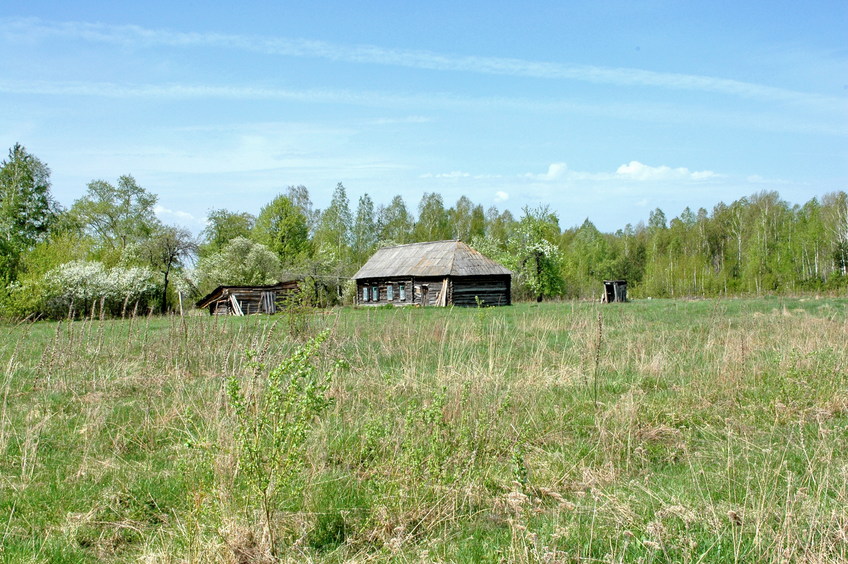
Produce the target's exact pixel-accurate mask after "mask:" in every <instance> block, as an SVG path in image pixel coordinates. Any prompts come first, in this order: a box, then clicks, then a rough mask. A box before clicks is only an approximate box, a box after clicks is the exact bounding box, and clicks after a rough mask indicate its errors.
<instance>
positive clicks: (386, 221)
mask: <svg viewBox="0 0 848 564" xmlns="http://www.w3.org/2000/svg"><path fill="white" fill-rule="evenodd" d="M413 226H414V222H413V220H412V216H411V215H410V214H409V210H408V209H407V207H406V202H404V201H403V197H402V196H400V195H397V196H395V197H394V198H392V201H391V202H390V203H389V205H388V206H386V207H381V208H380V209H379V211H378V212H377V231H378V232H379V240H380V243H382V244H398V245H400V244H403V243H409V242H410V241H411V240H412V228H413Z"/></svg>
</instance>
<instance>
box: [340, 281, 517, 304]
mask: <svg viewBox="0 0 848 564" xmlns="http://www.w3.org/2000/svg"><path fill="white" fill-rule="evenodd" d="M446 279H447V283H445V280H446ZM401 284H403V285H404V294H405V296H404V299H401V298H400V285H401ZM389 286H391V287H392V291H391V293H392V299H391V300H389V299H388V296H389V289H388V287H389ZM374 288H376V289H377V290H376V291H377V293H376V294H375V293H374ZM510 290H511V288H510V277H509V276H463V277H426V278H425V277H405V278H381V279H365V280H359V281H357V285H356V304H357V305H372V306H377V305H385V304H391V305H396V306H400V305H411V304H415V305H420V306H437V305H456V306H464V307H477V305H478V301H477V298H479V299H480V305H483V306H502V305H510V303H511V300H510ZM443 291H446V292H447V293H446V295H445V297H444V298H442V296H441V294H442V292H443ZM425 300H426V301H425Z"/></svg>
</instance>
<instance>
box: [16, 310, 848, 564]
mask: <svg viewBox="0 0 848 564" xmlns="http://www.w3.org/2000/svg"><path fill="white" fill-rule="evenodd" d="M601 307H602V306H598V305H595V304H570V303H569V304H543V305H541V306H535V305H529V304H528V305H519V306H515V307H511V308H502V309H486V310H458V309H453V310H437V309H424V310H420V309H404V310H382V309H363V310H350V309H347V310H341V311H337V312H332V313H316V314H314V315H310V316H309V317H308V321H309V328H308V329H307V330H306V331H305V334H309V333H311V332H314V331H318V330H321V329H323V328H326V327H331V328H332V334H331V337H330V339H329V341H328V342H327V343H326V345H325V347H324V349H323V356H322V358H321V359H320V360H319V361H318V363H319V369H320V370H323V371H325V372H326V373H327V374H329V375H331V378H332V384H331V387H330V389H329V391H328V394H329V396H330V397H332V398H333V400H334V404H333V406H332V407H331V408H330V410H329V411H328V412H326V413H325V414H324V415H323V416H322V417H321V418H320V419H319V420H316V421H315V422H314V425H313V429H314V430H313V431H312V432H311V433H310V435H309V439H308V440H309V449H308V452H309V455H308V460H307V466H306V467H305V469H304V471H303V472H302V473H301V475H300V477H299V480H300V483H299V484H298V488H297V491H299V492H301V493H300V494H299V495H293V496H290V497H289V498H285V499H283V500H282V501H281V502H280V503H279V506H278V507H277V511H276V513H275V514H274V516H273V527H274V529H273V535H272V536H271V538H275V539H278V540H277V542H278V545H279V546H277V547H276V549H277V550H276V552H278V553H281V554H283V558H284V559H286V558H288V559H290V560H292V561H301V560H304V559H306V560H314V561H389V560H396V561H419V560H422V561H487V560H488V561H518V562H560V561H575V562H576V561H584V560H590V561H591V560H604V561H636V560H641V561H675V562H678V561H679V562H728V561H742V562H746V561H806V562H838V561H844V560H845V559H846V558H848V545H846V536H847V535H848V512H846V509H845V507H846V506H848V491H847V490H846V482H848V480H846V478H848V435H846V433H845V429H846V422H848V392H846V390H848V385H846V384H848V382H846V361H848V353H846V348H845V346H844V342H845V337H846V334H848V325H846V302H845V301H844V300H834V299H830V300H812V299H811V300H804V299H794V300H783V301H778V300H759V301H754V300H750V301H745V300H738V301H723V302H721V301H717V302H709V301H700V302H674V301H660V300H656V301H653V302H637V303H632V304H624V305H610V306H603V309H602V310H601ZM601 312H602V315H603V320H602V326H600V330H601V331H602V333H599V321H598V320H599V313H601ZM296 326H299V325H298V324H289V323H287V322H285V320H284V319H282V318H280V317H277V318H268V317H258V316H254V317H248V318H241V319H234V318H229V319H228V318H211V317H206V316H190V317H186V318H179V317H172V318H157V317H150V316H140V317H133V318H130V319H127V320H106V319H102V318H99V317H97V316H89V317H87V318H86V319H85V320H81V321H67V320H66V321H62V322H58V323H36V324H22V325H19V326H6V327H2V328H0V331H2V332H3V333H4V334H5V336H6V338H5V339H4V341H3V344H2V345H0V360H2V366H4V367H5V368H4V372H3V378H2V380H0V386H2V387H0V397H2V404H0V466H1V467H2V472H0V475H2V476H3V478H2V480H1V481H0V504H2V506H3V510H4V513H5V514H6V515H8V518H7V519H6V520H5V521H6V522H5V524H4V523H0V534H2V539H3V545H2V546H3V547H4V548H3V552H2V553H0V556H2V557H3V558H4V559H6V560H8V561H15V559H18V558H20V559H30V560H34V561H38V560H39V559H41V560H42V561H62V560H65V561H97V560H98V559H100V560H109V561H135V560H139V559H142V560H147V561H161V562H170V561H175V562H176V561H186V560H187V561H197V562H206V561H221V562H261V561H271V557H270V554H271V553H272V550H271V547H270V546H269V545H268V543H269V542H270V541H269V536H268V535H267V534H265V533H263V526H262V524H261V519H262V517H261V515H260V514H259V508H258V507H255V506H253V505H252V504H251V503H250V502H249V496H247V495H245V491H244V488H243V487H242V486H241V485H240V484H241V480H240V478H241V474H240V473H241V472H242V470H241V469H240V467H239V464H238V457H237V456H236V451H237V448H236V446H237V445H235V444H234V421H233V417H232V410H231V407H230V405H229V404H228V400H227V396H226V393H225V387H224V383H225V381H226V380H227V379H228V378H229V377H231V376H235V377H237V378H239V379H241V380H242V381H243V382H244V383H245V384H246V385H256V386H261V385H262V384H261V379H257V370H256V369H255V368H256V365H255V364H250V363H249V362H248V358H247V356H246V355H245V352H246V351H247V350H253V351H257V355H256V356H255V357H254V358H255V359H256V358H258V359H259V361H260V364H262V365H263V366H264V367H265V368H263V370H264V369H268V368H270V367H273V366H276V365H277V364H279V363H280V362H281V361H282V360H283V359H284V358H286V356H287V355H288V354H290V353H291V351H292V350H293V347H294V346H296V345H297V343H298V342H300V341H301V339H302V338H303V336H304V335H303V334H302V332H301V331H300V330H298V331H297V332H295V334H294V335H292V334H291V332H290V331H289V327H296ZM599 335H601V336H602V339H599ZM340 359H341V360H343V361H344V362H342V363H338V362H337V361H338V360H340ZM260 372H261V371H260Z"/></svg>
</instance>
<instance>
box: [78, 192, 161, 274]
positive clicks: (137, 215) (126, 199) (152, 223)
mask: <svg viewBox="0 0 848 564" xmlns="http://www.w3.org/2000/svg"><path fill="white" fill-rule="evenodd" d="M156 200H157V197H156V196H155V195H154V194H151V193H150V192H148V191H147V190H145V189H144V188H142V187H141V186H139V185H138V184H137V183H136V181H135V179H134V178H133V177H132V176H129V175H125V176H121V177H120V178H118V182H117V185H114V186H113V185H112V184H109V183H108V182H106V181H105V180H94V181H92V182H90V183H89V184H88V187H87V190H86V194H85V195H84V196H83V197H82V198H80V199H79V200H77V201H76V202H74V205H73V206H72V207H71V210H70V213H71V215H72V217H73V218H74V219H75V220H76V221H77V222H78V223H79V224H80V225H81V226H82V227H83V229H84V230H85V231H86V232H87V233H89V234H90V235H91V236H92V237H93V238H94V240H95V241H96V244H97V246H98V251H99V254H100V258H101V260H103V261H104V263H105V264H106V266H110V265H111V264H115V263H117V262H118V261H119V260H120V259H121V258H123V255H124V254H125V252H126V251H127V250H128V249H129V248H130V247H132V246H136V245H140V244H141V243H143V242H144V241H146V240H147V239H148V238H149V237H150V236H151V235H152V234H153V233H154V232H155V231H156V230H157V229H158V228H159V225H160V223H159V220H158V219H156V215H155V213H154V211H153V208H154V206H155V205H156Z"/></svg>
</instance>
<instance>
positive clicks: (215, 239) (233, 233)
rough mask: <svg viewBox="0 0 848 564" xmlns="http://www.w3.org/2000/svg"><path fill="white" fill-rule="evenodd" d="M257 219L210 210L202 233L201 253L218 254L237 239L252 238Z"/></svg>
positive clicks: (225, 211)
mask: <svg viewBox="0 0 848 564" xmlns="http://www.w3.org/2000/svg"><path fill="white" fill-rule="evenodd" d="M255 223H256V218H255V217H254V216H253V215H251V214H249V213H245V212H242V213H236V212H231V211H227V210H210V211H209V214H208V215H207V216H206V227H205V228H204V229H203V232H202V233H201V237H202V238H203V242H202V243H201V245H200V248H199V252H200V254H201V255H202V256H204V255H208V254H212V253H217V252H218V251H220V250H221V249H223V248H224V247H225V246H226V245H227V243H229V242H230V241H232V240H233V239H235V238H236V237H250V232H251V230H252V229H253V225H254V224H255Z"/></svg>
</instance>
